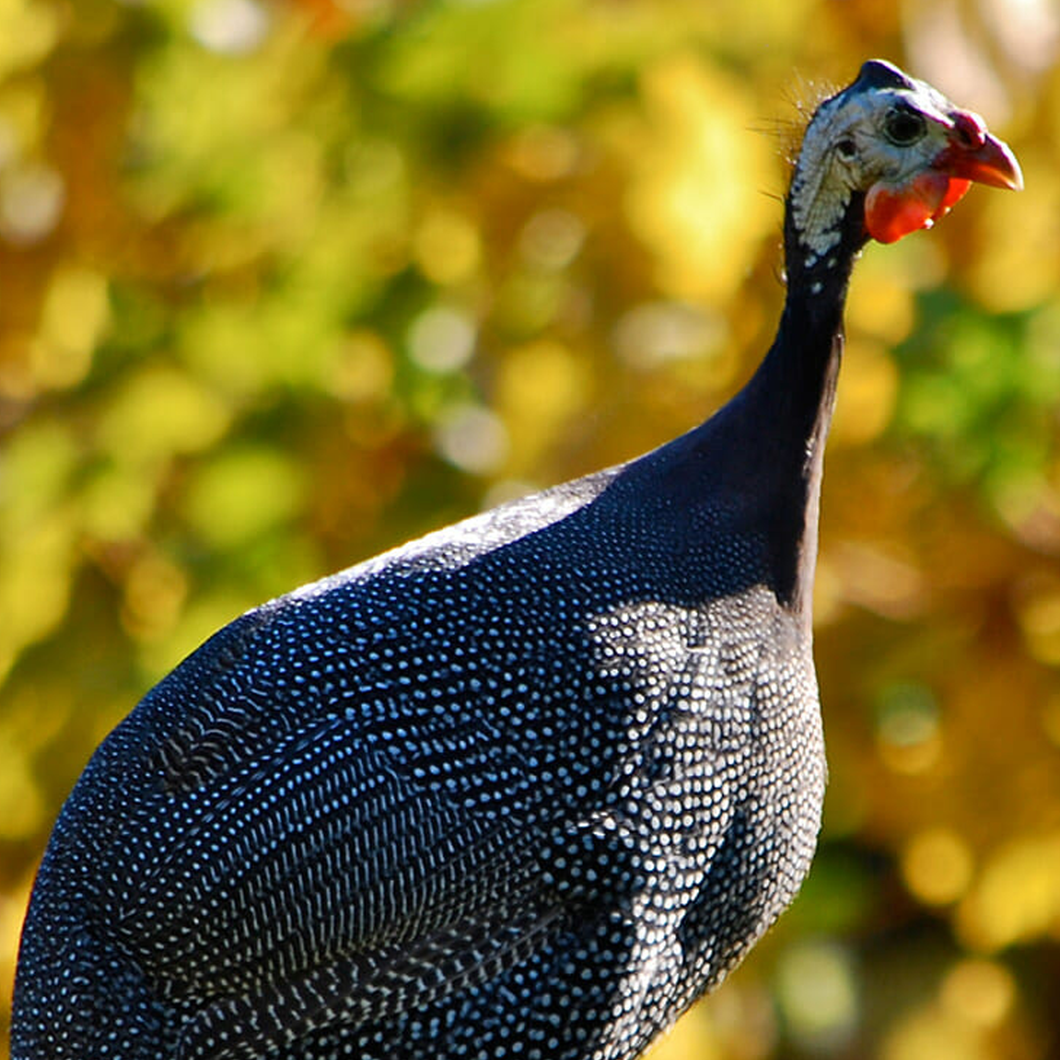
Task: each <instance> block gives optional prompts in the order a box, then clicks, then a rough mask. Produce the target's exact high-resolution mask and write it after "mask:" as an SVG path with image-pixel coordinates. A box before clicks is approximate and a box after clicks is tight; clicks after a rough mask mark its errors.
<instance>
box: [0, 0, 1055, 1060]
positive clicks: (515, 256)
mask: <svg viewBox="0 0 1060 1060" xmlns="http://www.w3.org/2000/svg"><path fill="white" fill-rule="evenodd" d="M1058 47H1060V8H1058V5H1057V4H1056V2H1055V0H915V2H914V0H910V2H908V3H906V4H901V3H892V2H885V0H842V2H840V0H831V2H826V0H717V2H714V0H694V2H693V0H492V2H491V0H448V2H442V0H421V2H401V0H298V2H296V0H272V2H269V0H125V2H118V0H67V2H60V0H2V2H0V999H2V1011H3V1016H2V1019H3V1020H5V1021H6V1019H7V1011H8V1001H9V997H10V989H11V982H12V979H13V976H14V968H15V958H16V951H17V944H18V934H19V929H20V925H21V920H22V916H23V912H24V909H25V904H26V900H27V897H28V894H29V889H30V885H31V882H32V878H33V873H34V871H35V867H36V863H37V861H38V859H39V857H40V854H41V852H42V850H43V847H44V844H45V842H46V840H47V836H48V832H49V829H50V827H51V824H52V821H53V820H54V818H55V815H56V813H57V812H58V809H59V806H60V805H61V803H62V801H63V799H64V797H65V796H66V794H67V792H68V791H69V789H70V787H71V786H72V784H73V782H74V780H75V778H76V777H77V775H78V773H79V772H80V770H81V768H82V766H83V765H84V763H85V761H86V760H87V758H88V756H89V755H90V753H91V752H92V750H93V748H94V747H95V745H96V744H97V742H98V741H99V740H100V739H101V738H102V737H103V736H104V735H105V734H106V733H107V732H108V730H109V729H110V728H111V727H112V726H113V725H114V724H115V723H116V722H117V721H118V720H119V719H120V718H121V717H122V716H123V715H124V714H126V713H127V712H128V711H129V710H130V709H131V707H132V706H133V705H134V704H135V703H136V701H137V700H138V699H139V697H140V696H141V695H142V694H143V693H144V692H145V691H146V690H147V689H148V688H149V687H150V686H151V685H152V684H153V683H154V682H155V681H156V680H157V679H158V678H160V677H161V676H162V675H163V674H164V673H165V672H166V671H167V670H168V669H169V668H170V667H172V666H173V665H174V664H175V663H177V662H178V661H179V660H180V659H181V658H182V657H183V656H184V655H185V654H186V653H187V652H189V651H190V650H191V649H193V648H194V647H195V646H196V645H197V644H198V643H199V642H200V641H201V640H202V639H203V638H204V637H206V636H207V635H208V634H210V633H211V632H212V631H213V630H215V629H216V628H217V627H218V626H220V625H222V624H223V623H225V622H226V621H228V620H229V619H231V618H233V617H234V616H235V615H237V614H238V613H240V612H241V611H243V610H244V609H246V608H248V607H250V606H252V605H254V604H256V603H259V602H261V601H263V600H265V599H267V598H268V597H270V596H273V595H276V594H278V593H281V592H283V591H285V590H287V589H290V588H293V587H294V586H296V585H298V584H300V583H302V582H305V581H307V580H309V579H312V578H316V577H318V576H320V575H323V574H326V573H329V572H331V571H334V570H336V569H339V568H341V567H344V566H347V565H349V564H351V563H353V562H355V561H357V560H360V559H362V558H364V557H367V556H369V555H371V554H373V553H375V552H377V551H379V550H381V549H383V548H386V547H388V546H391V545H394V544H397V543H399V542H401V541H403V540H405V539H407V538H409V537H411V536H414V535H418V534H420V533H422V532H425V531H427V530H430V529H432V528H434V527H436V526H439V525H440V524H443V523H445V522H448V521H451V520H453V519H457V518H459V517H461V516H463V515H466V514H469V513H472V512H475V511H477V510H479V509H481V508H483V507H485V506H488V505H491V504H493V503H495V502H498V501H500V500H503V499H506V498H508V497H511V496H514V495H516V494H519V493H521V492H524V491H526V490H527V489H530V488H534V487H539V486H545V485H548V484H551V483H555V482H557V481H560V480H562V479H564V478H568V477H572V476H575V475H578V474H581V473H583V472H587V471H590V470H593V469H596V468H598V467H601V466H603V465H606V464H609V463H613V462H616V461H619V460H624V459H626V458H629V457H632V456H634V455H636V454H637V453H639V452H641V451H643V450H645V449H647V448H650V447H652V446H654V445H656V444H659V443H661V442H662V441H664V440H666V439H667V438H669V437H671V436H673V435H674V434H676V433H678V432H680V431H683V430H685V429H686V428H688V427H690V426H692V425H693V424H694V423H696V422H697V421H698V420H700V419H701V418H703V417H704V416H705V415H706V414H707V413H709V412H710V411H711V410H712V409H714V408H715V407H716V406H718V405H719V404H720V403H721V402H722V401H724V400H725V399H726V398H727V397H728V396H729V395H730V394H731V393H732V392H733V391H734V390H735V389H736V388H737V387H738V386H739V385H740V384H741V382H742V381H743V380H745V379H746V378H747V376H748V374H749V372H750V371H751V369H752V367H753V366H754V364H755V363H756V362H757V360H758V359H759V358H760V356H761V355H762V353H763V352H764V351H765V349H766V347H767V346H768V344H769V341H770V338H771V336H772V333H773V329H774V326H775V322H776V320H777V316H778V313H779V309H780V305H781V302H782V299H783V288H782V284H781V281H780V260H781V259H780V225H781V206H780V204H779V202H778V198H777V197H778V196H780V195H782V194H783V191H784V188H785V183H786V174H787V159H788V157H789V156H790V153H791V151H792V150H793V149H794V147H795V146H796V144H797V139H798V129H799V127H800V125H801V123H802V121H803V114H804V113H805V112H806V110H807V108H812V106H813V105H814V103H815V102H816V101H817V100H818V99H819V98H820V96H821V94H822V93H824V92H826V91H827V90H829V89H830V88H835V87H839V86H841V85H843V84H846V83H847V82H849V81H850V80H851V79H852V78H853V77H854V75H855V74H856V72H857V69H858V66H859V65H860V63H861V62H862V60H863V59H865V58H867V57H870V56H874V55H878V56H882V57H886V58H889V59H892V60H894V61H897V62H899V63H900V64H902V65H903V66H907V67H908V68H909V69H910V70H911V71H912V72H914V73H916V74H917V75H919V76H922V77H925V78H927V79H929V80H931V81H932V82H934V83H935V84H936V85H938V86H939V87H940V88H942V89H943V90H944V91H946V92H947V93H948V94H949V95H950V96H951V97H952V98H953V99H954V100H955V101H956V102H958V103H959V104H961V105H964V106H967V107H970V108H972V109H975V110H978V111H980V112H982V113H983V114H984V115H985V117H986V118H987V121H988V122H989V124H990V126H991V128H992V130H993V131H994V132H996V133H998V134H999V135H1001V136H1004V137H1005V138H1007V139H1008V140H1009V141H1010V143H1012V145H1013V147H1014V148H1015V149H1016V152H1017V154H1018V155H1019V157H1020V159H1021V161H1022V163H1023V167H1024V173H1025V177H1026V191H1024V192H1023V193H1022V194H1020V195H1015V194H1010V193H1002V192H997V191H993V190H989V189H981V188H973V190H972V191H971V193H970V194H969V195H968V197H967V199H966V200H965V201H964V202H962V203H961V204H960V206H959V207H958V208H957V209H956V211H955V212H954V214H953V215H952V216H951V217H949V218H947V219H946V220H945V221H944V222H943V223H942V224H941V225H940V226H939V228H938V229H937V230H936V231H934V232H931V233H926V234H925V233H920V234H917V235H915V236H913V237H910V238H909V239H907V240H905V241H903V242H902V243H900V244H898V245H896V246H894V247H887V248H884V247H876V246H874V247H870V248H869V249H868V250H867V252H866V253H865V255H864V258H863V260H862V262H861V264H860V265H859V267H858V270H857V273H856V277H855V282H854V286H853V290H852V293H851V299H850V306H849V313H848V330H849V345H848V353H847V357H846V362H845V365H844V369H843V376H842V380H841V384H840V393H839V409H838V414H837V417H836V422H835V428H834V432H833V435H832V439H831V443H830V448H829V456H828V461H827V473H826V476H825V490H824V505H823V516H822V533H821V561H820V571H819V578H818V587H817V589H818V592H817V608H816V617H817V645H818V648H817V652H818V659H819V669H820V679H821V686H822V701H823V709H824V716H825V728H826V732H827V736H828V741H829V751H830V760H831V786H830V789H829V793H828V801H827V804H826V810H825V823H824V833H823V836H822V844H821V849H820V852H819V854H818V857H817V861H816V863H815V866H814V869H813V872H812V874H811V876H810V878H809V880H808V882H807V883H806V885H805V887H804V889H803V892H802V894H801V896H800V898H799V899H798V901H797V903H796V905H795V906H794V907H793V909H792V910H791V912H790V914H789V915H787V916H786V917H785V918H783V919H782V920H781V922H780V924H779V925H778V926H777V928H776V929H775V930H774V931H773V932H772V933H771V934H770V935H769V936H768V938H767V939H766V940H765V941H764V942H763V943H762V944H761V945H760V946H759V947H758V949H757V950H756V951H755V953H754V955H753V956H752V957H751V959H750V960H748V962H747V963H746V965H745V966H744V967H743V968H741V969H740V970H739V971H738V972H737V973H735V974H734V975H733V976H732V978H731V980H730V981H729V982H728V983H726V984H725V986H724V987H723V988H722V989H721V990H720V991H719V992H718V993H717V994H716V995H714V996H713V997H712V998H710V999H709V1000H708V1001H706V1002H705V1003H701V1004H700V1005H698V1006H697V1007H695V1008H694V1009H693V1010H692V1011H691V1012H690V1013H689V1014H688V1015H687V1016H686V1017H685V1018H684V1019H683V1020H682V1021H681V1022H680V1024H679V1025H678V1027H677V1028H676V1030H675V1031H674V1032H673V1034H672V1035H671V1036H670V1037H669V1038H667V1039H666V1040H665V1041H664V1042H663V1043H661V1044H660V1045H659V1046H658V1047H657V1048H656V1050H655V1051H654V1053H653V1054H652V1057H653V1060H769V1058H810V1057H827V1058H862V1057H873V1058H876V1057H878V1058H880V1060H937V1058H938V1060H989V1058H999V1060H1000V1058H1004V1060H1032V1058H1046V1057H1054V1056H1057V1055H1060V950H1058V948H1057V940H1058V937H1060V674H1058V670H1057V667H1058V666H1060V453H1058V437H1060V424H1058V412H1057V410H1058V408H1060V287H1058V272H1060V177H1058V175H1057V174H1058V172H1060V166H1058V163H1060V158H1058V154H1060V121H1058V119H1057V114H1058V113H1060V72H1058V67H1057V55H1058ZM0 1030H2V1028H0ZM3 1037H4V1040H5V1044H4V1045H3V1046H0V1055H3V1056H6V1052H4V1049H5V1048H6V1034H4V1035H3Z"/></svg>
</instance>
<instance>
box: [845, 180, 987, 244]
mask: <svg viewBox="0 0 1060 1060" xmlns="http://www.w3.org/2000/svg"><path fill="white" fill-rule="evenodd" d="M968 185H969V182H968V181H967V180H964V179H962V178H959V177H950V176H947V175H946V174H945V173H940V172H938V170H928V171H927V172H925V173H920V174H918V175H917V176H916V177H914V178H913V179H912V180H910V181H907V182H906V183H905V184H888V183H886V182H885V181H879V182H877V183H876V184H873V186H872V187H871V188H870V189H869V193H868V195H867V196H866V197H865V227H866V228H867V229H868V232H869V235H870V236H872V238H873V239H875V240H877V242H880V243H895V242H897V241H898V240H899V239H901V238H902V236H907V235H909V233H910V232H916V231H917V230H919V229H921V228H930V227H931V226H932V224H933V223H934V222H935V221H937V220H938V219H939V218H940V217H942V216H943V215H944V214H946V213H948V212H949V210H950V209H951V207H952V206H953V205H954V203H956V202H957V201H958V200H959V199H960V198H961V197H962V196H963V195H964V193H965V192H966V191H967V190H968Z"/></svg>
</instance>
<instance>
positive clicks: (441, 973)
mask: <svg viewBox="0 0 1060 1060" xmlns="http://www.w3.org/2000/svg"><path fill="white" fill-rule="evenodd" d="M969 181H980V182H982V183H985V184H991V185H995V186H998V187H1007V188H1018V187H1019V186H1020V185H1021V177H1020V173H1019V168H1018V166H1017V163H1016V161H1015V159H1014V158H1013V156H1012V154H1011V153H1010V151H1009V150H1008V148H1007V147H1006V146H1005V145H1004V144H1003V143H1001V142H1000V141H998V140H997V139H995V138H994V137H992V136H990V135H988V133H987V132H986V130H985V128H984V126H983V123H982V121H981V120H980V119H979V118H978V117H977V116H975V115H974V114H971V113H969V112H967V111H964V110H960V109H958V108H957V107H955V106H954V105H953V104H952V103H950V102H949V101H948V100H947V99H945V98H944V97H943V96H942V95H940V94H939V93H938V92H937V91H936V90H935V89H933V88H932V87H931V86H929V85H927V84H925V83H924V82H922V81H917V80H914V79H913V78H910V77H908V76H906V75H905V74H904V73H902V72H901V71H900V70H898V69H897V68H895V67H894V66H891V65H889V64H887V63H884V62H880V61H871V62H868V63H866V64H865V65H864V66H863V67H862V69H861V72H860V74H859V75H858V78H857V80H856V81H854V83H853V84H851V85H850V86H849V87H848V88H846V89H845V90H844V91H842V92H840V93H838V94H837V95H835V96H833V97H831V98H830V99H828V100H826V101H825V102H823V103H822V104H821V105H820V106H819V107H818V109H817V110H816V112H815V114H814V116H813V118H812V120H811V122H810V124H809V126H808V128H807V131H806V134H805V137H804V142H803V145H802V149H801V152H800V155H799V158H798V161H797V163H796V165H795V168H794V172H793V175H792V181H791V187H790V190H789V193H788V195H787V200H786V212H785V225H784V242H785V254H786V267H787V298H786V303H785V306H784V310H783V315H782V318H781V321H780V326H779V330H778V332H777V336H776V339H775V341H774V343H773V345H772V347H771V349H770V350H769V352H768V354H767V356H766V357H765V359H764V360H763V362H762V364H761V366H760V367H759V369H758V371H757V372H756V373H755V375H754V376H753V378H752V379H751V381H750V382H749V383H748V384H747V386H746V387H745V388H744V389H743V391H742V392H741V393H739V394H738V395H737V396H736V397H735V398H734V399H733V400H732V401H730V402H729V403H728V404H727V405H726V406H725V407H724V408H722V409H721V410H720V411H719V412H718V413H716V414H715V415H714V416H713V417H712V418H710V419H708V420H707V421H706V422H705V423H703V424H702V425H700V426H699V427H696V428H695V429H694V430H692V431H690V432H688V433H687V434H685V435H683V436H681V437H679V438H677V439H676V440H674V441H672V442H670V443H669V444H668V445H664V446H663V447H662V448H660V449H657V450H655V451H654V452H651V453H649V454H647V455H646V456H643V457H641V458H640V459H638V460H634V461H632V462H630V463H628V464H625V465H622V466H620V467H615V468H610V469H608V470H605V471H601V472H598V473H597V474H593V475H589V476H588V477H585V478H582V479H579V480H577V481H574V482H570V483H567V484H565V485H562V486H558V487H556V488H554V489H551V490H548V491H546V492H543V493H540V494H537V495H535V496H531V497H528V498H525V499H523V500H519V501H515V502H514V503H511V504H507V505H505V506H503V507H500V508H497V509H496V510H494V511H490V512H487V513H486V514H483V515H480V516H477V517H475V518H472V519H469V520H467V521H465V522H462V523H460V524H458V525H456V526H454V527H451V528H449V529H446V530H442V531H439V532H437V533H434V534H431V535H429V536H428V537H425V538H423V539H422V540H419V541H415V542H413V543H411V544H408V545H405V546H404V547H402V548H398V549H396V550H394V551H392V552H389V553H387V554H385V555H383V556H380V557H378V558H376V559H374V560H370V561H368V562H366V563H363V564H361V565H360V566H357V567H353V568H352V569H350V570H348V571H345V572H344V573H341V574H338V575H335V576H334V577H332V578H328V579H325V580H324V581H321V582H318V583H316V584H313V585H309V586H307V587H305V588H302V589H300V590H298V591H296V592H293V593H291V594H290V595H288V596H285V597H282V598H281V599H278V600H275V601H273V602H271V603H268V604H265V605H264V606H262V607H260V608H258V609H256V610H254V611H251V612H249V613H248V614H246V615H244V616H242V617H241V618H239V619H237V620H236V621H235V622H233V623H232V624H231V625H229V626H228V627H226V628H225V629H223V630H221V631H220V632H219V633H217V634H216V635H215V636H214V637H213V638H212V639H210V640H209V641H208V642H207V643H206V644H204V645H203V646H202V647H201V648H200V649H199V650H198V651H196V652H195V653H194V654H192V655H191V656H190V657H189V658H188V659H186V660H185V661H184V662H183V663H182V664H181V665H180V666H179V667H177V669H176V670H174V671H173V672H172V673H171V674H170V675H169V676H168V677H166V678H165V679H164V680H163V681H162V682H161V683H160V684H158V685H157V687H155V688H154V689H153V690H152V691H151V692H149V693H148V694H147V696H146V697H145V698H144V699H143V701H142V702H141V703H140V704H139V706H138V707H137V708H136V709H135V710H134V711H133V712H132V714H131V715H130V716H129V717H128V718H127V719H126V720H125V721H124V722H122V724H120V725H119V726H118V727H117V729H115V731H114V732H113V733H112V734H111V735H110V736H109V737H108V738H107V740H106V741H105V742H104V743H103V744H102V746H101V747H100V748H99V749H98V751H97V752H96V754H95V755H94V757H93V758H92V760H91V761H90V762H89V764H88V766H87V767H86V769H85V771H84V773H83V775H82V776H81V779H80V780H79V782H78V784H77V786H76V787H75V789H74V791H73V793H72V794H71V795H70V797H69V799H68V800H67V802H66V805H65V806H64V808H63V810H62V813H61V815H60V817H59V820H58V823H57V824H56V826H55V830H54V832H53V834H52V837H51V842H50V845H49V847H48V850H47V853H46V854H45V857H44V860H43V863H42V865H41V868H40V871H39V875H38V877H37V881H36V885H35V888H34V891H33V896H32V900H31V903H30V908H29V912H28V915H27V919H26V924H25V928H24V931H23V935H22V948H21V954H20V962H19V966H18V975H17V986H16V994H15V1015H14V1030H13V1056H14V1060H45V1058H47V1060H57V1058H62V1057H77V1058H79V1060H83V1058H87V1057H93V1058H95V1057H116V1058H122V1060H141V1058H143V1060H146V1058H151V1060H158V1058H167V1057H168V1058H180V1060H190V1058H193V1057H209V1058H221V1057H232V1058H235V1057H260V1058H278V1060H323V1058H337V1057H347V1056H352V1057H360V1058H362V1060H371V1058H375V1060H396V1058H405V1057H408V1058H413V1057H415V1058H418V1060H443V1058H445V1060H452V1058H456V1057H462V1056H474V1057H494V1056H497V1057H500V1056H504V1057H508V1056H512V1057H516V1056H520V1057H525V1058H537V1060H546V1058H547V1060H559V1058H570V1060H575V1058H579V1060H580V1058H594V1060H620V1058H631V1057H634V1056H636V1055H638V1054H639V1053H640V1052H641V1051H642V1050H643V1049H644V1048H645V1047H646V1046H647V1045H648V1044H649V1043H650V1042H651V1041H652V1040H653V1039H654V1038H655V1037H656V1036H657V1034H658V1033H659V1032H660V1031H661V1030H662V1029H663V1028H664V1027H666V1026H668V1025H669V1024H670V1023H672V1022H673V1020H674V1019H675V1018H676V1017H677V1016H678V1015H679V1014H680V1013H681V1012H682V1011H683V1010H684V1009H685V1008H687V1007H688V1005H689V1004H691V1002H692V1001H693V1000H694V999H695V998H697V997H698V996H700V995H701V994H703V993H704V992H705V991H707V990H709V989H711V988H712V987H714V986H715V985H716V984H717V983H718V982H720V980H721V979H722V978H723V977H724V976H725V974H726V973H727V972H728V971H729V970H731V969H732V968H733V967H734V966H735V965H736V964H737V963H738V961H739V960H740V959H741V958H742V957H743V956H744V954H746V952H747V951H748V949H749V948H750V947H751V946H752V945H753V944H754V942H755V941H756V940H757V939H758V938H759V937H760V936H761V935H762V933H763V932H764V931H765V930H766V929H767V928H768V927H769V925H770V924H771V923H772V922H773V921H774V920H775V918H776V917H777V916H778V915H779V914H780V912H781V911H782V910H783V909H784V907H785V906H786V905H787V904H788V903H789V902H790V900H791V899H792V897H793V896H794V894H795V892H796V890H797V889H798V887H799V885H800V883H801V881H802V879H803V876H804V875H805V873H806V872H807V869H808V867H809V864H810V859H811V857H812V854H813V850H814V846H815V844H816V839H817V833H818V828H819V824H820V816H821V801H822V796H823V792H824V786H825V759H824V747H823V741H822V733H821V719H820V711H819V706H818V698H817V681H816V677H815V673H814V666H813V658H812V644H811V622H810V602H811V589H812V581H813V574H814V564H815V556H816V547H817V510H818V496H819V488H820V480H821V467H822V455H823V450H824V444H825V437H826V435H827V433H828V425H829V421H830V418H831V414H832V406H833V400H834V394H835V384H836V376H837V373H838V370H839V360H840V352H841V348H842V309H843V303H844V299H845V295H846V289H847V282H848V279H849V276H850V271H851V268H852V265H853V263H854V260H855V258H856V257H857V254H858V251H859V250H860V248H861V247H862V246H863V244H864V243H865V242H866V241H867V239H868V238H870V237H872V238H875V239H877V240H880V241H883V242H892V241H894V240H896V239H898V238H900V237H901V236H903V235H905V234H907V233H909V232H912V231H914V230H916V229H919V228H926V227H930V226H931V224H932V223H933V222H934V221H935V220H936V219H937V218H938V217H940V216H941V215H942V214H944V213H945V212H946V211H947V210H948V209H949V208H950V207H951V206H952V205H953V204H954V203H955V202H956V200H957V199H959V198H960V197H961V195H963V194H964V192H965V191H966V190H967V187H968V183H969Z"/></svg>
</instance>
